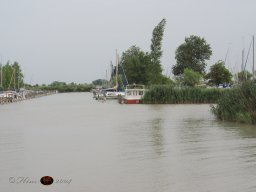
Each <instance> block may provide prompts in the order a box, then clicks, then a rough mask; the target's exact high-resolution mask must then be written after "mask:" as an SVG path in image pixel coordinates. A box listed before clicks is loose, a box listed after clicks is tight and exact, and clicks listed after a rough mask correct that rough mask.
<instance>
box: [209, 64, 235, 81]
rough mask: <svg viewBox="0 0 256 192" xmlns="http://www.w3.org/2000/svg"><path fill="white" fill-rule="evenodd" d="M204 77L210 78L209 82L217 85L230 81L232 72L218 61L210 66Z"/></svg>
mask: <svg viewBox="0 0 256 192" xmlns="http://www.w3.org/2000/svg"><path fill="white" fill-rule="evenodd" d="M206 78H208V79H210V81H209V82H210V83H212V84H214V85H219V84H221V83H231V79H232V74H231V73H230V71H229V70H228V69H227V68H226V67H225V65H224V62H223V61H218V62H217V63H215V64H214V65H212V66H211V68H210V72H209V73H208V74H207V75H206Z"/></svg>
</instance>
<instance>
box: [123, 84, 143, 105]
mask: <svg viewBox="0 0 256 192" xmlns="http://www.w3.org/2000/svg"><path fill="white" fill-rule="evenodd" d="M145 91H146V89H145V86H144V85H137V84H132V85H127V86H126V89H125V95H124V96H123V97H121V98H120V99H119V103H125V104H140V103H142V98H143V96H144V95H145Z"/></svg>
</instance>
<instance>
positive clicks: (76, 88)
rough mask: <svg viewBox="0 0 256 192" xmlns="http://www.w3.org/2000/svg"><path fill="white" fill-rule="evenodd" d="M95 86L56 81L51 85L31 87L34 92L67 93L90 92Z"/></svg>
mask: <svg viewBox="0 0 256 192" xmlns="http://www.w3.org/2000/svg"><path fill="white" fill-rule="evenodd" d="M93 87H94V86H93V85H92V84H87V83H83V84H76V83H65V82H59V81H54V82H52V83H51V84H49V85H45V84H44V85H34V86H29V88H30V89H32V90H46V91H54V90H55V91H58V92H59V93H67V92H89V91H90V90H91V89H92V88H93Z"/></svg>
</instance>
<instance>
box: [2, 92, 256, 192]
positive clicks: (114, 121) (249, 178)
mask: <svg viewBox="0 0 256 192" xmlns="http://www.w3.org/2000/svg"><path fill="white" fill-rule="evenodd" d="M43 176H51V177H53V179H54V183H53V184H52V185H50V186H44V185H42V184H41V183H40V178H41V177H43ZM0 191H1V192H2V191H3V192H11V191H15V192H18V191H20V192H27V191H54V192H63V191H64V192H65V191H76V192H84V191H88V192H143V191H145V192H162V191H166V192H167V191H168V192H170V191H174V192H211V191H214V192H215V191H218V192H222V191H223V192H231V191H232V192H234V191H238V192H241V191H243V192H255V191H256V127H253V126H247V125H240V124H234V123H227V122H219V121H217V120H216V119H215V118H214V116H213V115H212V114H211V112H210V106H209V105H120V104H118V103H117V101H107V102H104V103H102V102H98V101H95V100H93V99H92V95H91V94H90V93H71V94H56V95H51V96H46V97H41V98H37V99H32V100H27V101H22V102H19V103H13V104H8V105H1V106H0Z"/></svg>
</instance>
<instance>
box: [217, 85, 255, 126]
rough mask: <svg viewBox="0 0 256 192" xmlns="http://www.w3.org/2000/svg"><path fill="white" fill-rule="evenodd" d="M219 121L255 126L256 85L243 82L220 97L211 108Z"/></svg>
mask: <svg viewBox="0 0 256 192" xmlns="http://www.w3.org/2000/svg"><path fill="white" fill-rule="evenodd" d="M212 111H213V113H214V114H215V115H216V117H217V118H218V119H220V120H228V121H235V122H240V123H249V124H256V84H255V82H252V81H250V82H245V83H243V84H242V85H240V86H238V87H237V88H234V89H232V91H230V92H227V93H226V94H225V95H223V97H221V98H220V99H219V100H218V102H217V105H216V106H215V107H212Z"/></svg>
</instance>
